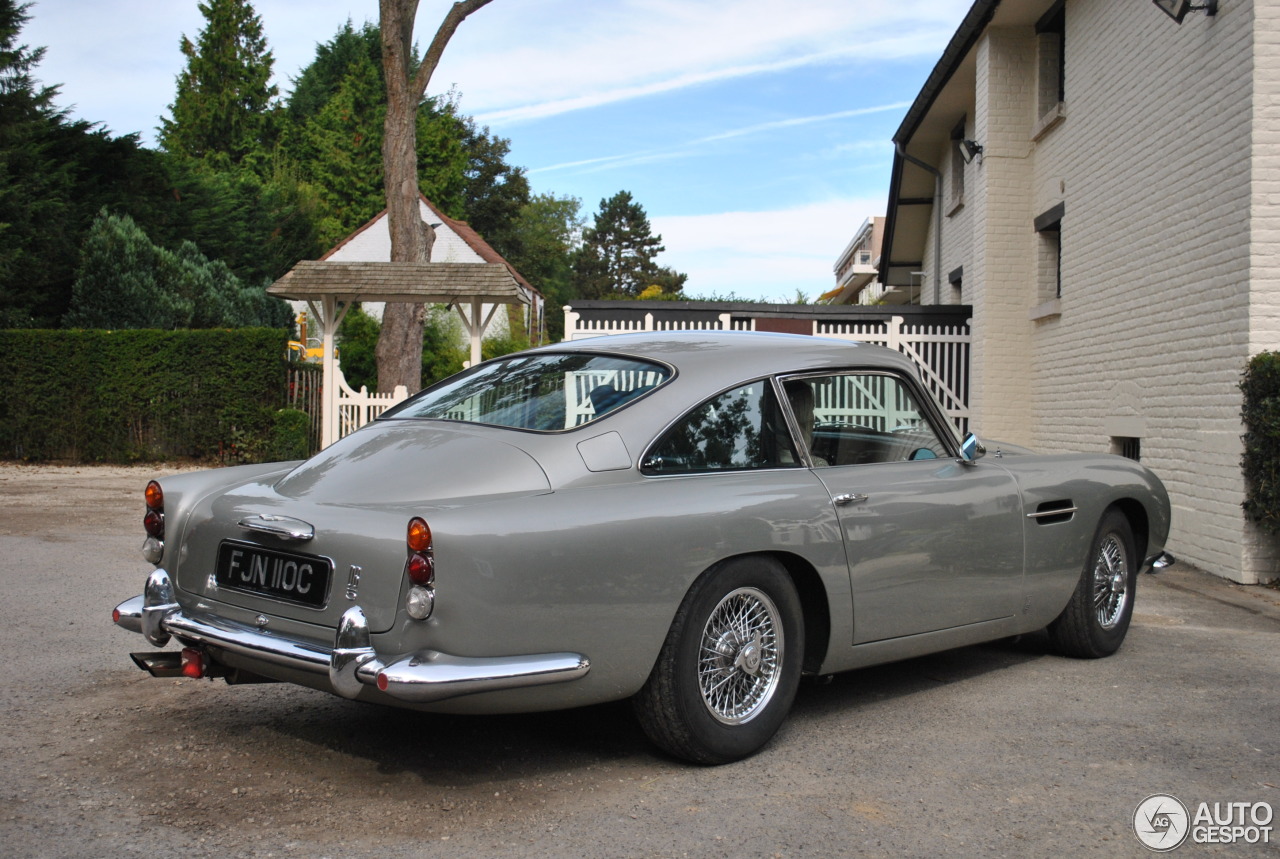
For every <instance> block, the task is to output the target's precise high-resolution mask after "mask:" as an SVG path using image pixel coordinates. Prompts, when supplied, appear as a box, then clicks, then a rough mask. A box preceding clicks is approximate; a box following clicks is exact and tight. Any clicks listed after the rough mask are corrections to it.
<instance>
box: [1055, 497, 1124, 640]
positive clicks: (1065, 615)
mask: <svg viewBox="0 0 1280 859" xmlns="http://www.w3.org/2000/svg"><path fill="white" fill-rule="evenodd" d="M1137 584H1138V558H1137V551H1136V550H1135V549H1134V540H1133V528H1132V527H1130V525H1129V520H1128V519H1127V518H1125V515H1124V514H1123V513H1121V512H1120V511H1119V510H1116V509H1115V508H1112V509H1109V510H1108V511H1107V512H1106V513H1104V514H1103V516H1102V521H1101V522H1099V523H1098V531H1097V533H1096V534H1094V537H1093V543H1092V544H1091V545H1090V547H1089V556H1088V557H1087V558H1086V559H1085V563H1084V570H1083V571H1081V573H1080V581H1079V582H1077V583H1076V589H1075V592H1074V593H1072V594H1071V599H1070V600H1069V601H1068V602H1067V607H1066V608H1064V609H1063V610H1062V614H1060V615H1058V616H1057V617H1056V618H1055V619H1054V621H1053V622H1052V623H1050V624H1049V641H1050V643H1051V644H1052V645H1053V649H1054V650H1055V651H1057V652H1058V653H1060V654H1062V655H1063V656H1076V657H1080V658H1083V659H1097V658H1099V657H1102V656H1110V655H1111V654H1113V653H1115V652H1116V651H1117V650H1119V649H1120V645H1121V644H1122V643H1123V642H1124V636H1125V633H1126V632H1128V631H1129V621H1130V620H1131V619H1132V618H1133V601H1134V597H1135V592H1136V588H1137Z"/></svg>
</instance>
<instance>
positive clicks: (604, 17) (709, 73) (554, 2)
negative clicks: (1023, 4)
mask: <svg viewBox="0 0 1280 859" xmlns="http://www.w3.org/2000/svg"><path fill="white" fill-rule="evenodd" d="M438 5H440V4H434V3H433V4H424V7H423V10H422V11H421V12H420V13H419V18H418V20H419V27H418V38H419V40H420V41H422V42H425V41H427V40H428V39H429V38H430V35H431V33H432V32H433V31H434V28H435V22H436V21H437V20H438V18H437V17H435V16H433V14H432V11H433V10H435V9H436V6H438ZM968 5H969V4H968V0H896V1H892V2H891V0H860V1H859V2H858V3H857V4H850V3H849V2H848V0H805V2H804V3H790V4H778V3H777V2H774V0H611V2H608V3H599V2H597V3H587V4H584V3H582V2H581V0H523V2H520V3H518V4H517V3H515V2H509V3H503V2H496V3H493V4H492V5H490V6H486V7H485V8H483V9H481V10H480V11H479V12H477V13H475V14H474V15H473V16H472V17H471V18H469V19H467V21H466V22H464V23H463V24H462V27H461V28H460V29H459V30H458V33H457V34H456V35H455V36H454V41H453V42H451V43H450V46H449V49H448V50H447V51H446V52H445V55H444V59H443V61H442V63H441V66H440V69H439V70H438V71H437V73H436V76H435V79H434V80H433V83H432V87H431V89H432V91H433V92H442V91H444V90H446V89H448V88H449V87H450V86H451V85H452V84H454V83H457V84H458V85H459V88H460V89H461V90H462V92H463V95H464V103H465V104H466V106H467V109H468V110H470V111H476V112H477V113H478V117H477V118H478V119H480V120H481V121H482V122H488V123H491V124H498V123H510V122H516V121H520V120H527V119H534V118H539V117H544V116H550V115H554V114H557V113H563V112H565V111H569V110H579V109H583V108H588V107H595V106H599V105H602V104H607V103H611V102H616V101H621V100H626V99H632V98H637V97H641V96H645V95H652V94H656V93H663V92H669V91H672V90H676V89H681V88H684V87H690V86H697V85H701V84H706V83H710V82H714V81H720V80H725V79H728V78H735V77H742V76H745V75H755V74H761V73H765V72H773V71H779V70H783V69H788V68H795V67H799V66H807V65H815V64H829V63H841V64H847V63H851V62H855V61H862V62H874V61H877V60H883V59H887V58H894V57H905V56H936V55H937V54H938V53H939V52H940V51H941V49H942V47H943V45H945V43H946V40H947V39H948V38H949V37H950V35H951V33H952V31H953V30H954V28H955V24H956V21H957V20H958V19H959V15H960V14H962V13H963V10H964V9H965V8H967V7H968ZM440 8H443V6H440Z"/></svg>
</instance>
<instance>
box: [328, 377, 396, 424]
mask: <svg viewBox="0 0 1280 859" xmlns="http://www.w3.org/2000/svg"><path fill="white" fill-rule="evenodd" d="M334 371H335V372H336V374H337V380H338V385H337V388H338V402H337V407H338V434H337V438H342V437H343V436H346V435H350V434H351V433H353V432H355V431H356V430H358V429H360V427H362V426H364V425H365V424H367V423H368V422H369V421H371V420H373V419H374V418H376V417H377V416H378V415H380V414H382V413H383V412H385V411H386V410H387V409H389V408H391V407H392V406H394V405H395V404H396V403H399V402H402V401H403V400H407V399H408V398H409V390H408V388H406V387H405V386H404V385H397V386H396V389H395V392H394V393H391V394H371V393H369V389H368V388H367V387H365V386H364V385H361V386H360V390H359V391H356V390H353V389H352V388H351V386H350V385H348V384H347V380H346V378H345V377H344V376H343V375H342V369H341V368H340V367H335V368H334Z"/></svg>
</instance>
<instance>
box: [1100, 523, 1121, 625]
mask: <svg viewBox="0 0 1280 859" xmlns="http://www.w3.org/2000/svg"><path fill="white" fill-rule="evenodd" d="M1128 601H1129V563H1128V559H1127V558H1126V557H1125V551H1124V546H1123V545H1122V544H1121V543H1120V538H1119V537H1117V536H1116V535H1115V534H1107V536H1106V538H1105V539H1103V541H1102V545H1101V546H1100V547H1099V548H1098V555H1097V557H1096V558H1095V559H1094V562H1093V608H1094V611H1096V612H1097V617H1098V626H1100V627H1102V628H1103V629H1115V626H1116V624H1117V623H1119V622H1120V618H1121V617H1122V616H1123V615H1124V609H1125V606H1126V605H1127V604H1128Z"/></svg>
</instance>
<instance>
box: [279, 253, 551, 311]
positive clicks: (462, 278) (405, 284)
mask: <svg viewBox="0 0 1280 859" xmlns="http://www.w3.org/2000/svg"><path fill="white" fill-rule="evenodd" d="M267 293H268V294H269V295H274V296H277V297H279V298H290V299H294V300H297V301H305V300H307V299H316V298H323V297H325V296H333V297H334V298H335V299H337V300H338V301H399V302H421V303H425V304H454V303H462V302H466V303H470V302H471V301H473V300H474V299H480V300H481V301H483V302H486V303H489V304H529V303H531V300H532V299H531V296H530V295H529V292H528V290H526V289H524V288H522V287H521V286H520V284H519V283H517V282H516V279H515V278H514V277H512V275H511V271H510V270H509V269H508V268H507V267H506V266H505V265H502V264H501V263H464V262H420V263H419V262H327V261H319V260H303V261H302V262H300V263H298V264H297V265H295V266H294V267H293V270H292V271H290V272H289V273H288V274H286V275H284V276H283V277H281V278H280V279H279V280H277V281H276V282H275V283H273V284H271V286H269V287H267Z"/></svg>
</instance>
